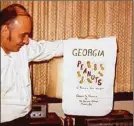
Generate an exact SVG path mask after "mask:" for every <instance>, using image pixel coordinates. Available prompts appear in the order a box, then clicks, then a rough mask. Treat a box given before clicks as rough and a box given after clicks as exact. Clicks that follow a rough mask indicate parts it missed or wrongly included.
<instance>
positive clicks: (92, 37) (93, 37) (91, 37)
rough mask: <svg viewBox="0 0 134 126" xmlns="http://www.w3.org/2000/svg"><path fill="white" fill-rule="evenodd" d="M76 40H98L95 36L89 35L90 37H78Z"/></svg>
mask: <svg viewBox="0 0 134 126" xmlns="http://www.w3.org/2000/svg"><path fill="white" fill-rule="evenodd" d="M78 38H79V39H99V37H98V36H95V35H90V36H86V37H79V36H78Z"/></svg>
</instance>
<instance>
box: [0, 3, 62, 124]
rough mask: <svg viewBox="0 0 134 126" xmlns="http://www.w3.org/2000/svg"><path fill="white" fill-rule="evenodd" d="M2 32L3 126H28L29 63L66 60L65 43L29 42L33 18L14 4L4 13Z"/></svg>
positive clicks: (1, 22) (1, 15)
mask: <svg viewBox="0 0 134 126" xmlns="http://www.w3.org/2000/svg"><path fill="white" fill-rule="evenodd" d="M0 30H1V123H2V125H3V126H5V125H10V126H11V125H13V126H14V125H18V126H19V125H20V124H21V123H22V124H23V125H27V120H26V119H25V116H26V115H27V114H28V113H29V111H30V110H31V82H30V74H29V67H28V63H29V62H30V61H41V60H49V59H51V58H53V57H55V56H62V55H63V54H62V53H63V42H62V40H61V41H56V42H45V41H40V42H35V41H33V40H31V39H29V37H30V35H31V30H32V18H31V16H30V15H29V14H28V12H27V11H26V9H25V8H24V7H23V6H21V5H18V4H13V5H10V6H8V7H6V8H5V9H3V10H2V11H1V12H0Z"/></svg>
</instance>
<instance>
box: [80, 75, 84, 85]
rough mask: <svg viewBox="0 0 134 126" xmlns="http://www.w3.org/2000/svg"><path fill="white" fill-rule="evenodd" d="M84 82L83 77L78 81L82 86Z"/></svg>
mask: <svg viewBox="0 0 134 126" xmlns="http://www.w3.org/2000/svg"><path fill="white" fill-rule="evenodd" d="M83 81H84V77H83V76H82V78H81V80H80V83H81V84H82V83H83Z"/></svg>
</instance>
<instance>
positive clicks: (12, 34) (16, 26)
mask: <svg viewBox="0 0 134 126" xmlns="http://www.w3.org/2000/svg"><path fill="white" fill-rule="evenodd" d="M31 24H32V23H31V20H30V18H29V17H27V16H18V17H17V18H16V20H15V21H14V23H13V24H12V25H11V26H9V27H7V29H6V30H7V31H6V33H5V34H3V35H4V36H5V37H4V38H3V42H2V47H3V49H4V50H5V51H6V52H7V53H9V52H17V51H19V50H20V48H21V47H22V46H23V45H28V44H29V35H30V33H31Z"/></svg>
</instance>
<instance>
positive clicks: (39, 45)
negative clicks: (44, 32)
mask: <svg viewBox="0 0 134 126" xmlns="http://www.w3.org/2000/svg"><path fill="white" fill-rule="evenodd" d="M63 46H64V45H63V40H57V41H54V42H50V41H45V40H41V41H38V42H37V41H35V40H31V39H30V42H29V45H28V46H27V54H28V59H29V62H31V61H35V62H38V61H45V60H50V59H52V58H53V57H59V56H63Z"/></svg>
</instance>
